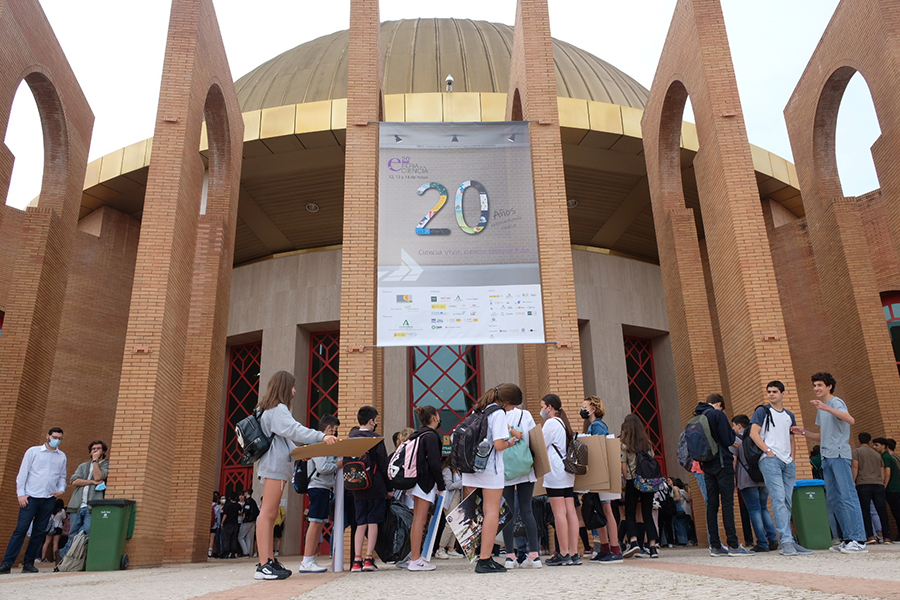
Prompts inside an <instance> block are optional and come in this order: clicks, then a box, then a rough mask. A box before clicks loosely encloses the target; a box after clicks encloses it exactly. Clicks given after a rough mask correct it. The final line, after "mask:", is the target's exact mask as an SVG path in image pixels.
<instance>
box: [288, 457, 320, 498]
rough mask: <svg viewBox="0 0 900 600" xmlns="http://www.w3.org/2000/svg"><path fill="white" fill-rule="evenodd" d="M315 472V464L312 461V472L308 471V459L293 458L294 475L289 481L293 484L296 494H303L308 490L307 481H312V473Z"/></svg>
mask: <svg viewBox="0 0 900 600" xmlns="http://www.w3.org/2000/svg"><path fill="white" fill-rule="evenodd" d="M315 472H316V465H315V463H313V469H312V472H309V461H308V460H295V461H294V476H293V477H292V478H291V483H292V484H293V485H294V491H295V492H297V493H298V494H305V493H306V492H308V491H309V482H310V481H312V478H313V475H314V474H315Z"/></svg>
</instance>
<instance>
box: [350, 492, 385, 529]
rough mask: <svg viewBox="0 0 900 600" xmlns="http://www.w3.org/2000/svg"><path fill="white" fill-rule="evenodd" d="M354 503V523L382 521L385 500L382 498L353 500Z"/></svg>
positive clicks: (366, 523)
mask: <svg viewBox="0 0 900 600" xmlns="http://www.w3.org/2000/svg"><path fill="white" fill-rule="evenodd" d="M353 503H354V504H355V505H356V525H357V526H359V525H371V524H377V523H384V517H385V511H386V508H387V501H386V500H385V499H384V498H379V499H377V500H354V502H353Z"/></svg>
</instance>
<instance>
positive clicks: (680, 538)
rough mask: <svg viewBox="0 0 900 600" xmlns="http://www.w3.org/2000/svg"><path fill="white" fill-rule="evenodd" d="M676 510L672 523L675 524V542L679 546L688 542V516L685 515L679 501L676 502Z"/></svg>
mask: <svg viewBox="0 0 900 600" xmlns="http://www.w3.org/2000/svg"><path fill="white" fill-rule="evenodd" d="M677 510H678V512H677V513H675V517H674V519H673V523H674V525H675V542H676V543H677V544H678V545H680V546H687V543H688V523H689V522H690V516H688V515H686V514H685V512H684V509H683V508H681V503H680V502H679V503H678V508H677Z"/></svg>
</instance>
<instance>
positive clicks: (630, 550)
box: [622, 542, 641, 558]
mask: <svg viewBox="0 0 900 600" xmlns="http://www.w3.org/2000/svg"><path fill="white" fill-rule="evenodd" d="M640 550H641V547H640V546H638V545H637V544H636V543H634V542H629V543H628V545H627V546H625V549H624V550H622V558H631V557H632V556H634V555H635V554H637V553H638V552H639V551H640Z"/></svg>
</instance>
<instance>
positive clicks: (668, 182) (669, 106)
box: [657, 77, 690, 210]
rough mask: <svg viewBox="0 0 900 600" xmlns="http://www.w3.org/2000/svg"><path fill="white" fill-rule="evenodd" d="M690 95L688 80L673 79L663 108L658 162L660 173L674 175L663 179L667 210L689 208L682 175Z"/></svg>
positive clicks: (661, 190) (662, 190)
mask: <svg viewBox="0 0 900 600" xmlns="http://www.w3.org/2000/svg"><path fill="white" fill-rule="evenodd" d="M689 96H690V93H689V92H688V89H687V87H686V86H685V84H684V82H683V81H682V80H681V79H680V78H677V77H676V78H673V79H672V81H671V82H670V83H669V85H668V89H667V90H666V93H665V96H664V98H663V104H662V108H661V110H660V119H659V152H658V153H657V156H658V158H657V164H658V168H659V170H660V172H663V173H668V174H669V175H670V176H668V177H664V178H660V181H659V183H660V197H661V201H662V203H663V205H664V206H665V208H666V209H667V210H675V209H683V208H685V202H684V188H683V187H682V177H681V124H682V121H683V118H684V117H683V116H684V107H685V106H686V105H687V100H688V97H689Z"/></svg>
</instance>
